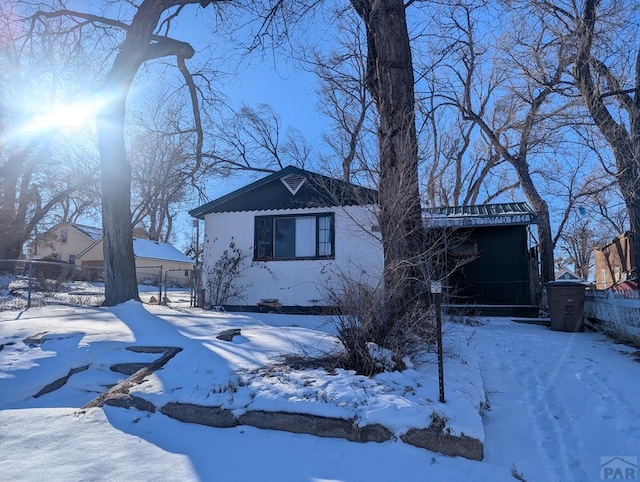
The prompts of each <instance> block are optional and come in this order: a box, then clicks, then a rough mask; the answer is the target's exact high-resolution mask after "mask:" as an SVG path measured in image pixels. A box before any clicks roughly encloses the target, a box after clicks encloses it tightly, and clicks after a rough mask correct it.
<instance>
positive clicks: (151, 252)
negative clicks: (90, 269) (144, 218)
mask: <svg viewBox="0 0 640 482" xmlns="http://www.w3.org/2000/svg"><path fill="white" fill-rule="evenodd" d="M133 255H134V258H135V263H136V276H137V279H138V283H143V282H145V281H146V280H153V281H156V280H157V278H159V276H160V273H161V272H162V278H163V279H164V278H165V277H166V278H167V279H169V280H170V281H174V282H176V283H179V284H188V282H189V277H190V276H191V273H190V270H193V268H194V266H195V264H194V262H193V260H192V259H191V258H189V257H188V256H187V255H186V254H184V253H182V252H181V251H180V250H178V249H177V248H176V247H175V246H173V245H172V244H169V243H160V242H158V241H152V240H150V239H138V238H133ZM77 263H78V264H81V265H85V266H103V265H104V254H103V238H100V239H98V240H97V241H95V242H94V243H93V244H92V245H91V246H89V247H88V248H87V249H85V250H84V251H83V252H82V253H80V254H78V257H77ZM161 270H162V271H161Z"/></svg>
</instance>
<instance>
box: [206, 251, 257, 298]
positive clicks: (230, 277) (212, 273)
mask: <svg viewBox="0 0 640 482" xmlns="http://www.w3.org/2000/svg"><path fill="white" fill-rule="evenodd" d="M248 257H249V255H248V254H246V253H245V252H243V251H242V250H241V249H240V248H238V246H236V243H235V241H233V239H232V240H231V242H230V243H229V248H227V249H225V250H224V251H223V252H222V255H221V256H220V258H218V259H217V260H216V262H215V263H214V264H213V266H211V268H209V269H207V285H206V286H207V292H208V294H209V303H210V304H211V306H222V305H226V304H229V302H231V301H233V300H242V299H243V298H244V293H245V290H246V288H247V286H246V285H243V284H241V283H239V279H240V278H241V277H242V275H243V272H244V271H245V270H246V269H247V264H246V263H245V261H246V260H247V258H248Z"/></svg>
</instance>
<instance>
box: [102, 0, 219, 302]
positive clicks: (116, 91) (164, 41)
mask: <svg viewBox="0 0 640 482" xmlns="http://www.w3.org/2000/svg"><path fill="white" fill-rule="evenodd" d="M178 3H184V4H186V3H195V2H194V1H184V2H176V1H171V0H144V1H143V2H142V3H141V4H140V6H139V7H138V11H137V12H136V15H135V16H134V17H133V20H132V22H131V25H130V26H129V28H128V30H127V36H126V38H125V41H124V44H123V45H122V48H121V49H120V52H119V53H118V55H117V56H116V59H115V61H114V63H113V66H112V67H111V70H110V71H109V75H108V77H107V81H106V82H105V84H104V86H103V95H104V98H105V100H106V101H107V104H106V106H105V107H104V108H103V109H102V111H101V112H100V114H99V116H98V142H99V145H100V161H101V166H102V228H103V230H104V281H105V302H104V304H105V305H106V306H112V305H116V304H118V303H123V302H125V301H128V300H132V299H135V300H138V299H139V297H138V286H137V283H136V268H135V260H134V256H133V233H132V229H133V226H132V224H131V166H130V164H129V161H128V160H127V157H126V152H125V142H124V121H125V106H126V100H127V94H128V92H129V89H130V88H131V84H132V83H133V79H134V77H135V75H136V72H137V71H138V69H139V68H140V66H141V65H142V64H143V62H145V61H147V60H151V59H156V58H161V57H166V56H169V55H175V56H178V57H180V58H182V59H184V58H191V57H192V56H193V54H194V53H195V51H194V50H193V47H191V45H189V44H188V43H185V42H179V41H177V40H173V39H170V38H167V37H162V38H159V37H155V38H154V42H152V41H151V40H152V37H153V31H154V29H155V28H156V26H157V25H158V22H159V20H160V17H161V15H162V13H163V12H164V11H165V10H166V9H167V8H170V7H172V6H176V5H178ZM199 3H201V4H202V5H203V6H204V5H206V4H207V3H211V2H199Z"/></svg>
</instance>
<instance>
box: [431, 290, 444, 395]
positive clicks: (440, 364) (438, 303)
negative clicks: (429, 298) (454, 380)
mask: <svg viewBox="0 0 640 482" xmlns="http://www.w3.org/2000/svg"><path fill="white" fill-rule="evenodd" d="M431 293H433V294H434V295H435V299H436V330H437V331H436V336H437V341H438V386H439V389H440V403H445V399H444V360H443V356H442V282H440V281H432V282H431Z"/></svg>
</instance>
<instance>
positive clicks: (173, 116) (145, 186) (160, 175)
mask: <svg viewBox="0 0 640 482" xmlns="http://www.w3.org/2000/svg"><path fill="white" fill-rule="evenodd" d="M185 110H186V107H185V105H184V102H183V101H182V100H181V99H179V98H178V99H173V98H172V96H171V95H170V94H169V92H167V91H161V92H157V93H155V94H154V95H153V97H152V99H150V101H149V103H145V104H144V105H143V106H142V107H141V108H139V109H137V111H136V112H135V114H134V115H132V116H131V117H133V121H132V122H130V124H131V125H132V127H131V128H130V132H129V135H128V137H129V138H131V141H130V142H129V158H130V159H131V168H132V211H133V212H132V215H133V218H132V224H133V225H134V226H138V225H140V224H141V223H144V224H145V226H146V227H147V230H148V235H149V239H152V240H155V241H162V242H168V241H169V240H170V238H171V235H172V232H173V218H174V216H175V213H176V212H177V211H178V210H179V208H180V207H181V206H182V204H183V203H184V201H185V200H186V199H188V198H190V197H191V196H192V193H193V192H198V187H199V186H200V184H201V179H203V178H204V177H205V176H206V174H207V171H208V166H207V164H206V163H202V162H197V155H196V153H195V152H194V151H193V146H194V136H195V132H194V129H193V127H192V125H191V124H190V122H189V121H185V122H183V117H184V114H183V112H184V111H185Z"/></svg>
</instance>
